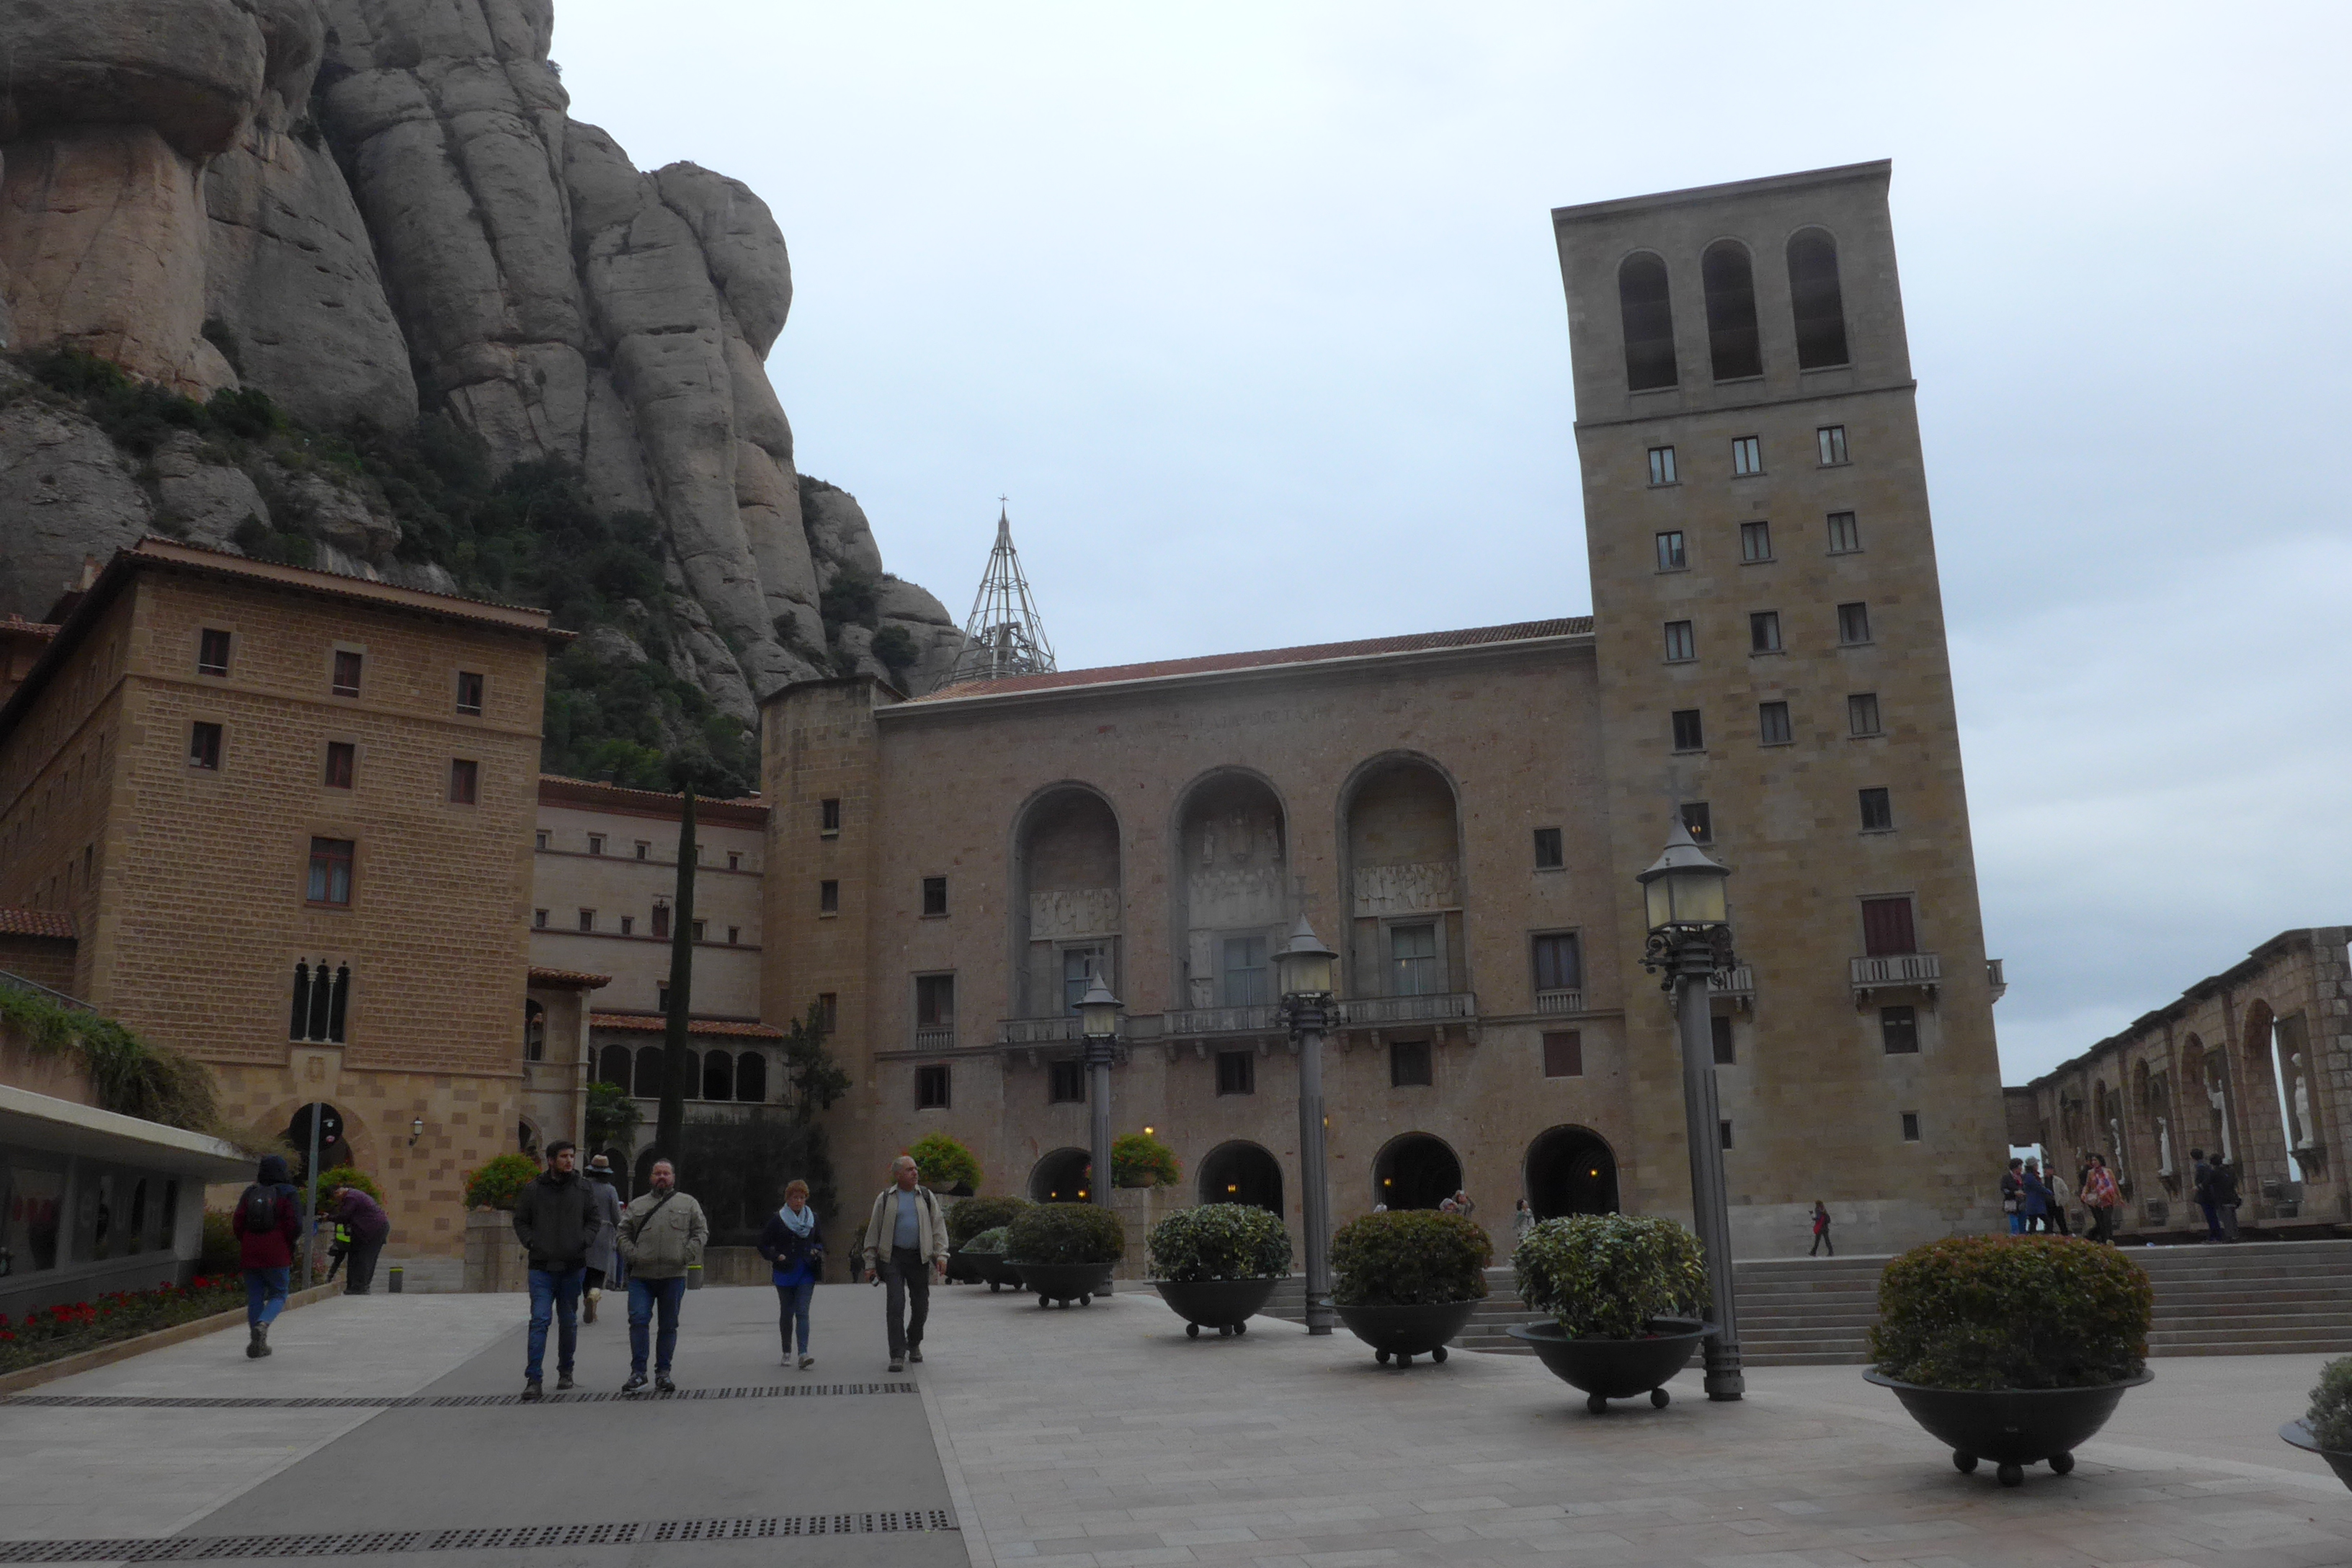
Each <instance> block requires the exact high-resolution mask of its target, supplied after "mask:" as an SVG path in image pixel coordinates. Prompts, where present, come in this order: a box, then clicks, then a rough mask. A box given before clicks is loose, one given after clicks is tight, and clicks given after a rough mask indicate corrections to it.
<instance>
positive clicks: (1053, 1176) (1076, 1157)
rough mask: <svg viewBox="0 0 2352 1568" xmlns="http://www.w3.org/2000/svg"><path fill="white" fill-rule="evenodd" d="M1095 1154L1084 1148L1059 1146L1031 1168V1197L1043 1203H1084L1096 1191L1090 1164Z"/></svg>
mask: <svg viewBox="0 0 2352 1568" xmlns="http://www.w3.org/2000/svg"><path fill="white" fill-rule="evenodd" d="M1093 1163H1094V1156H1093V1155H1092V1154H1089V1153H1087V1152H1086V1151H1085V1150H1084V1149H1056V1150H1055V1151H1054V1152H1052V1153H1050V1154H1048V1155H1046V1156H1045V1158H1044V1159H1042V1160H1040V1161H1038V1162H1037V1163H1036V1164H1034V1166H1032V1167H1030V1171H1029V1200H1030V1202H1032V1203H1040V1204H1082V1203H1085V1202H1087V1199H1088V1198H1089V1197H1091V1196H1092V1195H1093V1184H1092V1183H1091V1182H1089V1181H1088V1180H1087V1166H1089V1165H1091V1164H1093Z"/></svg>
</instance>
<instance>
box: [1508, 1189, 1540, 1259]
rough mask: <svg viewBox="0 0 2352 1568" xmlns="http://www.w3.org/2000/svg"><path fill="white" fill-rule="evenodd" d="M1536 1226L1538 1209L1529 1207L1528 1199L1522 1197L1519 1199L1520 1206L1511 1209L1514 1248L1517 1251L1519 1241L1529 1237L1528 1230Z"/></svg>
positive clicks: (1512, 1245)
mask: <svg viewBox="0 0 2352 1568" xmlns="http://www.w3.org/2000/svg"><path fill="white" fill-rule="evenodd" d="M1535 1227H1536V1211H1535V1210H1533V1209H1531V1208H1529V1207H1528V1200H1527V1199H1525V1198H1521V1199H1520V1200H1519V1203H1518V1206H1517V1208H1515V1209H1513V1210H1512V1211H1511V1247H1512V1249H1513V1250H1515V1251H1516V1250H1517V1247H1518V1245H1519V1243H1521V1242H1523V1241H1525V1240H1526V1239H1527V1238H1528V1232H1529V1231H1531V1230H1533V1229H1535Z"/></svg>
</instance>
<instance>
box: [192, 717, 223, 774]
mask: <svg viewBox="0 0 2352 1568" xmlns="http://www.w3.org/2000/svg"><path fill="white" fill-rule="evenodd" d="M220 752H221V727H220V726H219V725H217V724H207V723H205V721H202V720H198V721H196V722H195V723H194V724H191V725H190V726H188V766H190V767H192V768H204V769H206V770H208V771H210V772H212V773H218V772H219V771H220Z"/></svg>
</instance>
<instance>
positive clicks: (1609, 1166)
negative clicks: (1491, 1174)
mask: <svg viewBox="0 0 2352 1568" xmlns="http://www.w3.org/2000/svg"><path fill="white" fill-rule="evenodd" d="M1527 1183H1528V1207H1529V1208H1531V1209H1533V1210H1535V1214H1536V1218H1538V1219H1539V1220H1541V1219H1558V1218H1559V1216H1560V1215H1571V1214H1615V1213H1616V1212H1617V1156H1616V1155H1615V1154H1614V1153H1613V1152H1611V1150H1610V1148H1609V1144H1608V1142H1607V1141H1606V1140H1605V1139H1603V1138H1602V1137H1601V1134H1600V1133H1598V1132H1595V1131H1592V1130H1591V1128H1589V1127H1554V1128H1552V1129H1551V1130H1549V1131H1546V1132H1541V1133H1538V1134H1537V1136H1536V1141H1535V1142H1532V1143H1530V1144H1528V1163H1527Z"/></svg>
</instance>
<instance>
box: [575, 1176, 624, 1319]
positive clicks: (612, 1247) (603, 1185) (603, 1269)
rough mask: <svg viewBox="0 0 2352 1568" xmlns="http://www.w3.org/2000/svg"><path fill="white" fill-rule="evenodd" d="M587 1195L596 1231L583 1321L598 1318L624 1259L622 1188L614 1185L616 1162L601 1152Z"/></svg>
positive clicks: (590, 1241) (582, 1303)
mask: <svg viewBox="0 0 2352 1568" xmlns="http://www.w3.org/2000/svg"><path fill="white" fill-rule="evenodd" d="M588 1197H589V1200H590V1201H591V1202H592V1203H593V1204H594V1205H596V1234H595V1235H593V1236H592V1237H589V1238H588V1277H587V1285H586V1287H585V1288H584V1289H582V1291H581V1292H580V1321H582V1322H583V1323H593V1322H594V1321H596V1303H597V1302H599V1301H601V1300H604V1286H605V1283H606V1282H607V1281H608V1280H610V1281H614V1282H615V1283H617V1282H618V1277H619V1272H620V1268H619V1265H620V1258H621V1252H620V1240H621V1190H620V1188H618V1187H617V1186H614V1184H613V1162H612V1161H610V1160H608V1159H606V1158H605V1157H604V1155H602V1154H599V1155H597V1156H596V1157H595V1158H594V1159H593V1160H591V1161H589V1162H588Z"/></svg>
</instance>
